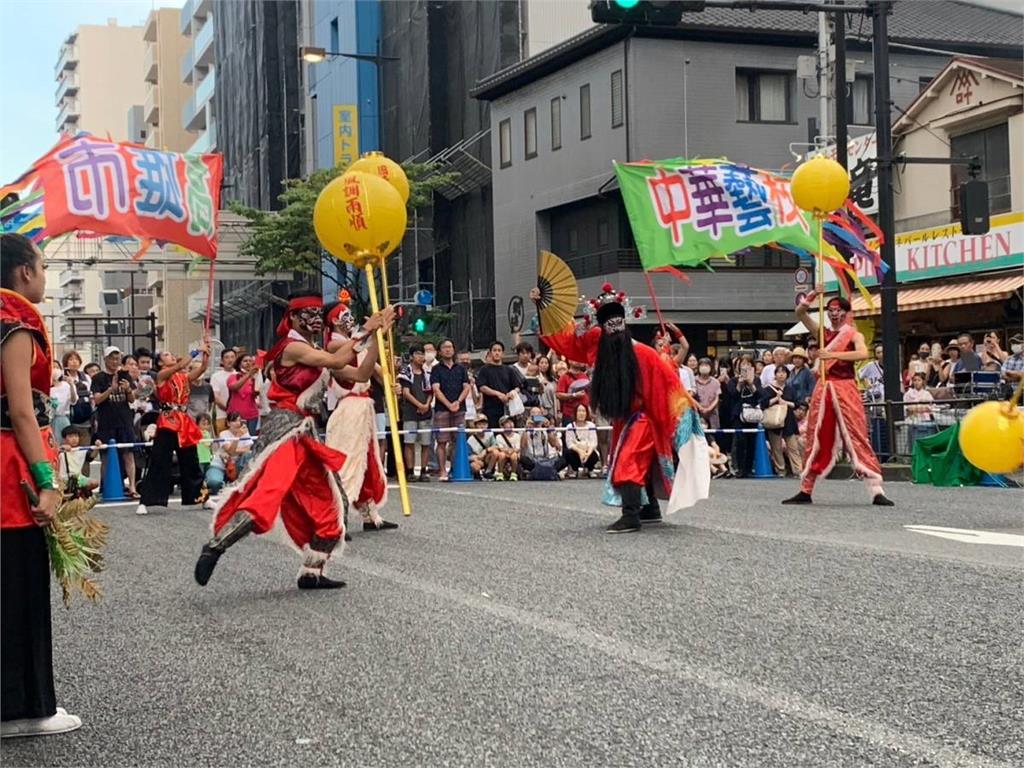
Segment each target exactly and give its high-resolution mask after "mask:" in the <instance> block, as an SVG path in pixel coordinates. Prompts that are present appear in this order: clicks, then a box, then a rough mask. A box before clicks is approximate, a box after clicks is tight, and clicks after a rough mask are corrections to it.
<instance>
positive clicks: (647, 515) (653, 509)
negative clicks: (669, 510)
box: [640, 504, 665, 525]
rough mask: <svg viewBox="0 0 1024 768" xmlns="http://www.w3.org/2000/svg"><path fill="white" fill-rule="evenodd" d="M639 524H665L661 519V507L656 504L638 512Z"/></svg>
mask: <svg viewBox="0 0 1024 768" xmlns="http://www.w3.org/2000/svg"><path fill="white" fill-rule="evenodd" d="M640 522H641V523H642V524H643V525H656V524H657V523H663V522H665V521H664V520H663V519H662V517H661V507H659V506H658V505H657V504H648V505H647V506H646V507H644V508H643V509H641V510H640Z"/></svg>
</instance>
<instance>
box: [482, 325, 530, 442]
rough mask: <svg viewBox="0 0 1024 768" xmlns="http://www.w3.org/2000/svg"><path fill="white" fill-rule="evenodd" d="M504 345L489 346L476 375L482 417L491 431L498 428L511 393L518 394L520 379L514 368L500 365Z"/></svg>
mask: <svg viewBox="0 0 1024 768" xmlns="http://www.w3.org/2000/svg"><path fill="white" fill-rule="evenodd" d="M504 354H505V345H504V344H502V343H501V342H500V341H495V342H493V343H492V344H491V348H490V351H489V352H488V355H487V360H486V361H485V363H484V366H483V367H482V368H481V369H480V370H479V372H478V373H477V375H476V385H477V387H478V388H479V389H480V393H481V394H482V395H483V408H482V409H481V410H482V411H483V412H484V415H485V416H487V424H488V425H489V426H490V428H491V429H497V428H498V426H499V425H498V422H499V421H500V420H501V417H502V416H503V415H504V414H505V406H506V404H507V403H508V401H509V400H510V399H511V395H512V393H513V392H518V391H519V387H520V386H521V384H522V378H521V377H520V376H519V372H518V371H516V369H515V368H513V367H512V366H509V365H502V362H501V358H502V357H503V356H504Z"/></svg>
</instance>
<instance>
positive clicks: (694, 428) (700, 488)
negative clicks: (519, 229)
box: [530, 284, 711, 533]
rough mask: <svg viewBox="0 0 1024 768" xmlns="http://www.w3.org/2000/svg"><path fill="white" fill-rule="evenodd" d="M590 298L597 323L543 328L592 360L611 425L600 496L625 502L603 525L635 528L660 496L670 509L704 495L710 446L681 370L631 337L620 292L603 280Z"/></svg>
mask: <svg viewBox="0 0 1024 768" xmlns="http://www.w3.org/2000/svg"><path fill="white" fill-rule="evenodd" d="M530 298H531V299H533V301H535V302H536V301H539V300H540V298H541V292H540V290H539V289H538V288H534V289H533V290H532V291H531V292H530ZM591 306H594V307H595V308H596V312H595V320H596V325H594V327H592V328H590V329H589V330H587V331H586V332H585V333H583V334H577V333H576V328H575V326H574V325H569V326H567V327H566V328H562V329H560V330H557V331H555V332H551V331H548V330H547V329H544V328H542V329H541V334H542V335H541V340H542V341H543V342H544V343H545V344H547V345H548V346H549V347H551V348H552V349H554V350H555V352H557V353H558V354H560V355H563V356H564V357H566V358H568V359H569V360H573V361H576V362H580V363H585V364H586V365H589V366H593V369H594V372H593V377H592V378H591V385H590V402H591V404H592V405H593V406H594V407H595V408H596V409H597V410H598V412H599V413H601V414H602V415H604V417H605V418H607V419H610V420H611V422H612V430H613V431H612V444H613V446H614V448H613V452H612V458H611V467H610V469H609V471H608V479H607V481H606V482H605V493H604V499H603V501H604V503H605V504H609V505H611V506H621V507H622V516H621V517H620V518H619V519H618V520H616V521H615V522H614V523H612V524H611V525H609V526H608V528H607V532H608V533H632V532H634V531H639V530H640V527H641V525H642V524H644V523H648V524H650V523H660V522H661V520H662V517H661V509H660V507H659V506H658V502H657V497H659V496H660V497H662V498H669V504H668V513H669V514H671V513H672V512H675V511H677V510H680V509H683V508H685V507H689V506H692V505H693V504H695V503H696V502H697V501H698V500H700V499H706V498H707V497H708V490H709V488H710V483H711V470H710V465H709V459H708V446H707V441H706V440H705V439H704V432H703V430H702V429H701V426H700V419H699V417H698V416H697V409H696V408H694V407H692V406H693V401H692V399H691V398H690V396H689V395H688V394H687V393H686V390H684V389H683V387H682V384H680V381H679V374H678V372H677V371H676V370H675V369H674V368H673V367H672V366H671V365H669V364H667V363H666V362H665V360H664V358H663V357H662V356H661V355H660V354H659V353H658V352H656V351H655V350H654V349H653V348H652V347H649V346H647V345H645V344H637V343H634V341H633V337H632V336H631V335H630V333H629V329H628V328H627V327H626V307H625V295H624V294H621V293H618V294H617V293H615V292H614V291H613V290H612V288H611V286H610V285H608V284H606V285H605V286H604V291H603V293H602V294H601V296H599V297H598V298H597V299H594V300H593V304H592V305H591ZM676 456H678V458H679V466H678V468H677V467H676V463H675V457H676Z"/></svg>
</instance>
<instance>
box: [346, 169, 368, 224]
mask: <svg viewBox="0 0 1024 768" xmlns="http://www.w3.org/2000/svg"><path fill="white" fill-rule="evenodd" d="M362 197H363V187H362V185H361V184H360V183H359V181H358V176H356V175H355V174H353V175H351V176H347V177H346V178H345V213H347V214H348V224H349V226H350V227H352V229H354V230H357V231H362V230H365V229H366V211H365V210H364V209H363V202H362Z"/></svg>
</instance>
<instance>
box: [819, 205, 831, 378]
mask: <svg viewBox="0 0 1024 768" xmlns="http://www.w3.org/2000/svg"><path fill="white" fill-rule="evenodd" d="M817 219H818V280H819V281H820V283H821V286H822V289H823V290H822V291H821V293H819V294H818V354H819V355H820V354H821V353H822V352H824V351H825V291H824V286H825V220H824V218H823V217H821V216H818V217H817ZM833 330H834V329H833ZM819 362H820V363H821V383H822V384H824V383H825V380H826V379H827V378H828V361H827V360H819Z"/></svg>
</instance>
